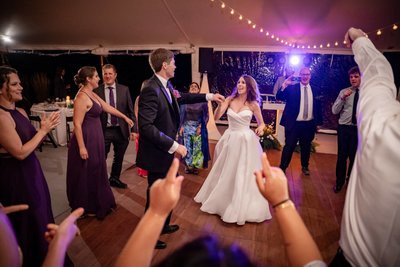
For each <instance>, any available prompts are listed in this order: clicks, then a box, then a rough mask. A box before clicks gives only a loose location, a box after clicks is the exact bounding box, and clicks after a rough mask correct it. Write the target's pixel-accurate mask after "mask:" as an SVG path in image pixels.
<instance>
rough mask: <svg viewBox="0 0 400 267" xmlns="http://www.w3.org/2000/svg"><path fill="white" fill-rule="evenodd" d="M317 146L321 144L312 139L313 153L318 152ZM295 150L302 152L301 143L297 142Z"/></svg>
mask: <svg viewBox="0 0 400 267" xmlns="http://www.w3.org/2000/svg"><path fill="white" fill-rule="evenodd" d="M317 146H319V144H318V143H317V142H314V141H312V142H311V148H310V150H311V153H316V152H317ZM294 152H297V153H300V145H299V143H297V145H296V148H295V149H294Z"/></svg>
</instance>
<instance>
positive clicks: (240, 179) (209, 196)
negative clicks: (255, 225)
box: [194, 108, 271, 225]
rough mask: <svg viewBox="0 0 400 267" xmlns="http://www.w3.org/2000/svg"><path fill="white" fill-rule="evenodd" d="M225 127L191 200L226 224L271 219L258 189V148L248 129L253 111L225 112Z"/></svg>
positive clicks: (252, 134) (259, 151)
mask: <svg viewBox="0 0 400 267" xmlns="http://www.w3.org/2000/svg"><path fill="white" fill-rule="evenodd" d="M227 115H228V122H229V127H228V129H227V130H226V131H225V133H224V134H223V135H222V137H221V139H220V140H219V141H218V144H217V145H216V147H215V152H214V163H213V167H212V169H211V171H210V173H209V175H208V176H207V178H206V180H205V181H204V184H203V186H202V187H201V189H200V191H199V192H198V193H197V195H196V196H195V198H194V200H195V201H196V202H198V203H202V205H201V208H200V209H201V210H202V211H204V212H208V213H211V214H218V215H220V216H221V219H222V220H223V221H224V222H227V223H237V224H239V225H243V224H244V223H245V222H262V221H265V220H268V219H271V212H270V210H269V206H268V202H267V200H265V198H264V197H263V196H262V195H261V193H260V192H259V190H258V187H257V183H256V178H255V175H254V171H255V170H260V169H261V168H262V166H261V154H262V148H261V145H260V143H259V138H258V136H257V135H256V134H255V133H254V132H253V131H252V130H251V129H250V121H251V118H252V117H253V112H252V111H251V110H249V109H245V110H242V111H240V112H238V113H235V112H234V111H233V110H232V109H231V108H228V111H227Z"/></svg>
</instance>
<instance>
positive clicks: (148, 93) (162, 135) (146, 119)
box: [136, 75, 207, 173]
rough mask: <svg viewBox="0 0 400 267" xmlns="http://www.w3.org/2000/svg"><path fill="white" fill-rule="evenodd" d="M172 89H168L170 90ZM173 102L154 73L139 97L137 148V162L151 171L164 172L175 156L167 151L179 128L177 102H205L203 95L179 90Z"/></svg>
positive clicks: (172, 95) (173, 97)
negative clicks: (178, 94) (138, 139)
mask: <svg viewBox="0 0 400 267" xmlns="http://www.w3.org/2000/svg"><path fill="white" fill-rule="evenodd" d="M170 92H171V91H170ZM171 97H172V104H171V103H170V102H169V100H168V96H167V93H166V91H165V89H164V86H163V85H162V83H161V81H160V80H159V79H158V78H157V76H155V75H153V76H152V77H151V78H150V79H149V80H148V81H147V83H146V85H145V87H144V88H143V89H142V90H141V93H140V98H139V115H138V122H139V134H140V141H139V150H138V154H137V158H136V163H137V165H138V166H139V167H141V168H143V169H145V170H148V171H150V172H157V173H166V172H167V171H168V169H169V167H170V165H171V163H172V160H173V158H174V155H173V154H170V153H168V150H169V149H170V148H171V147H172V145H173V143H174V141H175V138H176V134H177V132H178V129H179V124H180V115H179V105H178V103H179V104H192V103H199V102H206V101H207V100H206V95H205V94H189V93H187V94H185V93H182V94H181V96H180V97H179V98H178V99H177V98H176V97H175V96H174V94H173V92H171Z"/></svg>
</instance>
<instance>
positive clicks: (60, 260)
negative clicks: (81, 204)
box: [42, 208, 84, 267]
mask: <svg viewBox="0 0 400 267" xmlns="http://www.w3.org/2000/svg"><path fill="white" fill-rule="evenodd" d="M83 212H84V210H83V208H78V209H76V210H74V211H73V212H72V213H71V214H70V215H69V216H68V217H67V218H65V219H64V221H62V223H61V224H60V225H56V224H53V223H51V224H48V225H47V231H46V232H45V234H44V237H45V239H46V240H47V242H49V243H50V244H49V251H48V252H47V256H46V258H45V260H44V262H43V265H42V267H47V266H49V267H50V266H60V267H61V266H63V265H64V258H65V254H66V251H67V249H68V246H69V245H70V244H71V242H72V240H73V239H74V238H75V236H77V235H79V234H80V232H79V228H78V226H76V224H75V222H76V220H77V219H78V218H79V217H80V216H82V214H83Z"/></svg>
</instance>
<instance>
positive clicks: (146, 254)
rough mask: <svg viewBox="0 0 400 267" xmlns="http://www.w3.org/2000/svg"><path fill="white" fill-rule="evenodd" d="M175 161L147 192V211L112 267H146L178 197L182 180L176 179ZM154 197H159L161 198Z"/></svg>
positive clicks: (180, 178)
mask: <svg viewBox="0 0 400 267" xmlns="http://www.w3.org/2000/svg"><path fill="white" fill-rule="evenodd" d="M178 167H179V160H178V159H176V158H175V159H174V160H173V162H172V165H171V167H170V169H169V171H168V173H167V176H166V178H165V179H159V180H157V181H156V182H155V183H154V184H153V185H152V186H151V188H150V207H149V209H148V210H147V211H146V213H145V214H144V216H143V217H142V219H141V220H140V222H139V224H138V225H137V226H136V229H135V231H134V232H133V234H132V235H131V237H130V238H129V240H128V242H127V243H126V245H125V247H124V249H123V250H122V252H121V254H120V255H119V257H118V259H117V263H116V264H115V267H125V266H136V267H148V266H150V263H151V259H152V256H153V251H154V247H155V245H156V242H157V239H158V238H159V236H160V234H161V230H162V227H163V225H164V222H165V219H166V218H167V216H168V214H169V212H170V211H171V210H172V209H173V208H174V207H175V206H176V204H177V203H178V200H179V197H180V191H181V185H182V181H183V176H178V177H176V174H177V172H178ZM157 196H163V197H162V198H160V197H157Z"/></svg>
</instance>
